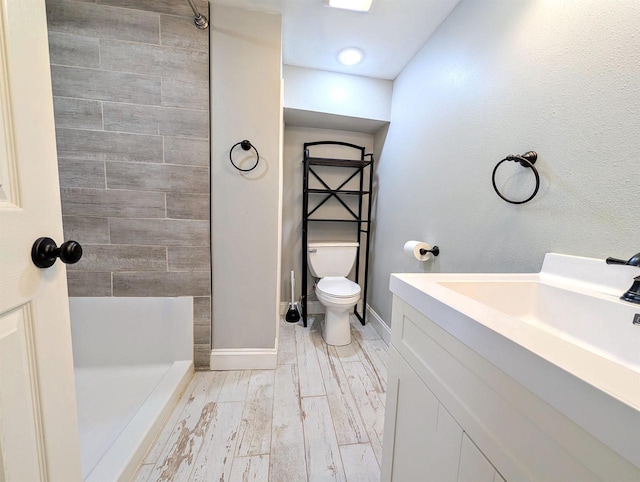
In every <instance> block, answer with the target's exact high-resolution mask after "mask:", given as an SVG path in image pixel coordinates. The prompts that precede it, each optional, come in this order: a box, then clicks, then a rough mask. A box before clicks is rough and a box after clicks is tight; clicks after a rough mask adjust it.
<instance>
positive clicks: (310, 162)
mask: <svg viewBox="0 0 640 482" xmlns="http://www.w3.org/2000/svg"><path fill="white" fill-rule="evenodd" d="M314 146H316V147H318V146H343V147H348V148H352V149H357V150H358V151H359V157H360V159H355V160H353V159H333V158H326V157H312V156H311V155H310V153H309V149H310V148H313V147H314ZM303 155H304V158H303V165H304V179H303V195H302V297H301V300H300V301H301V307H302V321H303V323H304V326H305V327H306V326H307V275H308V264H307V245H308V234H309V230H308V227H309V223H313V222H330V223H354V224H355V227H356V232H355V234H356V239H355V241H357V242H358V252H357V256H356V269H355V282H356V283H358V284H360V263H361V252H362V251H361V248H362V247H363V242H362V238H363V235H364V237H365V238H366V240H365V242H364V260H363V261H364V273H363V278H364V279H363V280H362V281H363V282H362V284H361V285H360V286H361V288H362V313H359V312H358V305H356V307H355V309H354V313H355V315H356V317H357V318H358V320H360V323H362V324H363V325H364V324H365V322H366V321H365V318H366V306H367V281H368V278H369V239H370V235H369V227H370V223H369V221H370V219H371V204H372V203H371V199H369V200H368V201H369V202H367V213H366V218H365V217H364V216H363V209H364V208H363V204H364V202H363V201H364V196H366V195H369V194H370V193H371V189H372V185H373V154H367V153H365V148H364V147H362V146H357V145H355V144H349V143H347V142H338V141H320V142H307V143H305V144H304V151H303ZM313 166H327V167H337V168H348V169H349V168H350V169H353V172H349V171H347V174H349V175H348V177H347V178H346V179H345V180H344V182H342V184H340V185H339V186H338V187H337V188H335V189H333V188H331V187H329V185H328V184H327V183H326V182H325V181H324V180H323V179H322V177H321V176H320V175H319V174H318V173H317V172H316V171H315V170H314V169H313ZM366 169H368V176H366V175H365V170H366ZM310 176H313V178H314V179H315V180H316V181H317V182H318V183H319V184H320V185H321V186H322V188H319V189H315V188H314V189H311V188H309V180H310ZM365 177H368V185H367V186H365ZM353 179H356V180H357V182H358V183H359V189H357V190H354V189H343V188H344V187H345V186H346V185H347V184H349V182H350V181H351V180H353ZM365 187H366V189H365ZM309 195H325V198H324V199H322V200H321V201H320V202H319V203H318V204H317V205H316V206H315V207H314V208H313V209H311V210H309ZM342 195H344V196H350V197H351V199H354V197H357V201H358V209H357V212H354V210H353V209H351V208H350V207H349V206H348V205H347V203H345V202H344V201H343V200H342V199H341V197H340V196H342ZM332 198H334V199H336V200H337V201H338V202H339V203H340V204H341V205H342V207H343V208H344V209H345V210H346V212H347V214H348V215H349V217H348V218H347V219H337V218H311V216H312V215H313V214H314V213H315V212H316V211H317V210H318V209H319V208H320V207H322V206H323V205H324V204H325V203H326V202H327V201H329V200H330V199H332Z"/></svg>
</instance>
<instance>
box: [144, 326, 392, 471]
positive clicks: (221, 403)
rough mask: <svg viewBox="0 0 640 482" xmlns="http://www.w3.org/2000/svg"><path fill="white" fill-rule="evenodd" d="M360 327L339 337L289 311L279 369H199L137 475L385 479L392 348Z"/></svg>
mask: <svg viewBox="0 0 640 482" xmlns="http://www.w3.org/2000/svg"><path fill="white" fill-rule="evenodd" d="M351 328H352V330H351V331H352V342H351V344H350V345H347V346H342V347H334V346H328V345H327V344H326V343H325V342H324V340H323V339H322V335H321V334H320V330H319V324H318V323H317V322H316V323H313V324H310V328H303V326H302V324H295V325H291V324H289V323H286V322H284V321H282V320H281V322H280V349H279V353H278V368H277V369H276V370H246V371H229V372H198V373H196V374H195V376H194V378H193V381H192V382H191V384H190V385H189V387H188V388H187V389H186V391H185V393H184V395H183V396H182V398H181V400H180V402H179V403H178V406H177V407H176V409H175V410H174V412H173V413H172V415H171V416H170V417H169V419H168V420H167V422H166V424H165V426H164V428H163V429H162V432H161V433H160V435H159V436H158V438H157V440H156V441H155V442H154V444H153V446H152V447H151V449H150V450H149V453H148V454H147V455H146V457H145V460H144V462H143V464H142V465H141V466H140V468H139V469H138V473H137V475H136V477H135V481H136V482H143V481H144V482H147V481H152V482H153V481H175V482H183V481H184V482H197V481H216V482H218V481H221V482H227V481H231V482H235V481H254V482H259V481H271V482H304V481H323V482H324V481H333V480H335V481H349V482H360V481H378V480H380V461H381V456H382V430H383V425H384V403H385V390H386V385H387V363H388V349H387V345H386V344H385V343H384V341H383V340H382V339H381V338H380V337H379V336H378V334H377V333H376V331H375V330H374V328H373V327H372V326H371V325H369V324H367V325H366V326H362V325H361V324H360V322H358V321H357V320H356V319H355V318H354V317H353V316H352V319H351Z"/></svg>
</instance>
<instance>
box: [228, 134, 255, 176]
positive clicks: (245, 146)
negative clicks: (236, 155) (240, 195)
mask: <svg viewBox="0 0 640 482" xmlns="http://www.w3.org/2000/svg"><path fill="white" fill-rule="evenodd" d="M237 146H240V147H242V150H244V151H248V150H249V149H253V150H254V151H256V163H255V164H254V165H253V166H251V167H250V168H249V169H242V168H241V167H238V166H236V163H235V162H233V157H232V156H231V154H232V153H233V150H234V149H235V148H236V147H237ZM229 160H230V161H231V164H232V165H233V167H235V168H236V169H237V170H238V171H242V172H249V171H253V170H254V169H255V168H256V167H258V163H259V162H260V153H259V152H258V149H256V146H254V145H253V144H251V142H249V141H248V140H247V139H245V140H244V141H240V142H236V143H235V144H234V145H233V146H232V147H231V149H229Z"/></svg>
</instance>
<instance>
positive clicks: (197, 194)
mask: <svg viewBox="0 0 640 482" xmlns="http://www.w3.org/2000/svg"><path fill="white" fill-rule="evenodd" d="M198 6H199V7H200V8H201V10H202V12H203V13H204V14H206V15H208V13H209V12H208V4H207V3H206V2H199V3H198ZM47 17H48V24H49V44H50V55H51V75H52V83H53V95H54V111H55V120H56V133H57V143H58V160H59V166H60V168H59V170H60V188H61V195H62V213H63V224H64V231H65V239H74V240H76V241H78V242H80V243H81V244H82V246H83V248H84V256H83V259H82V260H81V261H80V262H79V263H78V264H76V265H70V266H68V279H69V294H70V296H193V297H194V340H195V360H196V366H198V367H200V368H205V367H207V366H208V364H209V353H210V344H211V262H210V259H211V258H210V249H209V245H210V222H209V219H210V216H209V206H210V189H209V180H210V175H209V158H210V148H209V31H208V30H205V31H201V30H198V29H197V28H196V27H195V26H194V25H193V15H192V12H191V10H190V8H189V6H188V4H187V2H186V0H97V3H96V0H93V1H82V2H81V1H71V0H63V1H55V0H48V1H47Z"/></svg>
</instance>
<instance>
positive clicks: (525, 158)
mask: <svg viewBox="0 0 640 482" xmlns="http://www.w3.org/2000/svg"><path fill="white" fill-rule="evenodd" d="M537 160H538V154H537V153H536V152H535V151H529V152H526V153H524V154H522V155H521V156H514V155H509V156H507V157H505V158H504V159H502V160H501V161H500V162H498V164H496V167H494V168H493V174H492V175H491V182H492V183H493V189H494V190H495V191H496V194H497V195H498V196H500V198H501V199H503V200H504V201H506V202H508V203H511V204H524V203H527V202H529V201H531V200H532V199H533V198H534V197H536V194H538V190H539V189H540V175H539V174H538V170H537V169H536V168H535V166H534V164H535V163H536V161H537ZM506 161H514V162H519V163H520V165H522V167H527V168H530V169H531V170H532V171H533V175H534V176H535V178H536V187H535V189H534V190H533V193H531V196H529V197H528V198H527V199H525V200H524V201H514V200H512V199H509V198H506V197H505V196H504V195H503V194H502V193H501V192H500V191H499V190H498V186H496V172H497V171H498V168H499V167H500V165H501V164H502V163H503V162H506Z"/></svg>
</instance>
